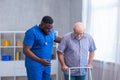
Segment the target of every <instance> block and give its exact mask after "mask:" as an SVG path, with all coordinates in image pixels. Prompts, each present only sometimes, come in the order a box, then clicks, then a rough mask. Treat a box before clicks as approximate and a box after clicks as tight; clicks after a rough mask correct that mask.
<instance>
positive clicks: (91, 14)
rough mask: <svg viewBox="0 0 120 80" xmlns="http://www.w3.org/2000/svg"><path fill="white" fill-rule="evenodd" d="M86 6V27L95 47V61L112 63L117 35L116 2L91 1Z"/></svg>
mask: <svg viewBox="0 0 120 80" xmlns="http://www.w3.org/2000/svg"><path fill="white" fill-rule="evenodd" d="M87 6H89V7H88V9H87V10H88V11H87V16H88V17H87V18H88V21H87V22H86V23H87V24H86V26H87V28H88V29H89V30H88V31H89V33H91V34H92V36H93V38H94V40H95V43H96V46H97V50H96V52H95V53H96V54H95V59H97V60H102V61H108V62H114V61H115V60H116V59H115V58H116V55H115V53H116V45H117V34H118V33H117V27H118V25H117V21H118V19H117V18H118V7H119V6H118V0H91V1H89V2H88V5H87ZM86 20H87V19H86ZM83 21H84V17H83Z"/></svg>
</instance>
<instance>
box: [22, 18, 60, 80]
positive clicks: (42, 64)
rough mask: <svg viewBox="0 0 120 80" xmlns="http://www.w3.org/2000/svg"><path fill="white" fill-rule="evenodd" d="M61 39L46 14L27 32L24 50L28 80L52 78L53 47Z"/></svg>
mask: <svg viewBox="0 0 120 80" xmlns="http://www.w3.org/2000/svg"><path fill="white" fill-rule="evenodd" d="M60 40H61V37H58V36H57V34H56V32H55V30H54V28H53V19H52V18H51V17H50V16H44V17H43V18H42V21H41V23H40V24H39V25H34V26H33V27H32V28H30V29H28V30H27V31H26V32H25V36H24V40H23V44H24V45H23V52H24V54H25V67H26V71H27V77H28V80H50V72H51V59H52V48H53V44H54V42H58V43H59V42H60Z"/></svg>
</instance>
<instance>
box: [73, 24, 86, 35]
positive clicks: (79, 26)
mask: <svg viewBox="0 0 120 80" xmlns="http://www.w3.org/2000/svg"><path fill="white" fill-rule="evenodd" d="M73 30H74V31H75V32H78V33H79V32H80V33H81V32H84V26H83V24H82V23H81V22H76V23H75V25H74V28H73Z"/></svg>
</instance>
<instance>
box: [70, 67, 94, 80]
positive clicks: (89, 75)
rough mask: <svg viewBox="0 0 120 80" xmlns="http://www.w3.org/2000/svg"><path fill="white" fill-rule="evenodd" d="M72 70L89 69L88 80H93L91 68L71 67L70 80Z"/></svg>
mask: <svg viewBox="0 0 120 80" xmlns="http://www.w3.org/2000/svg"><path fill="white" fill-rule="evenodd" d="M71 69H88V78H87V79H88V80H92V73H91V68H90V67H69V68H68V70H69V80H71V79H70V74H71Z"/></svg>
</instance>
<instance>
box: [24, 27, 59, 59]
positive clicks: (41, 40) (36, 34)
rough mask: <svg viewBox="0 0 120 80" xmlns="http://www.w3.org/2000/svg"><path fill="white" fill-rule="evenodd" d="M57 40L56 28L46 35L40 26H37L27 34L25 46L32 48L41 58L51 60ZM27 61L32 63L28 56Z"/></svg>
mask: <svg viewBox="0 0 120 80" xmlns="http://www.w3.org/2000/svg"><path fill="white" fill-rule="evenodd" d="M56 38H57V34H56V32H55V30H54V28H52V30H51V32H50V33H49V34H47V35H45V34H44V33H43V32H42V31H41V29H40V28H39V26H38V25H35V26H33V27H32V28H30V29H29V30H27V31H26V32H25V37H24V40H23V44H25V45H27V46H31V47H32V48H31V51H32V52H33V53H34V54H35V55H37V56H38V57H39V58H42V59H47V60H51V58H52V48H53V43H54V40H55V39H56ZM26 60H28V61H29V60H30V61H31V59H30V58H29V57H27V56H26Z"/></svg>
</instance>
